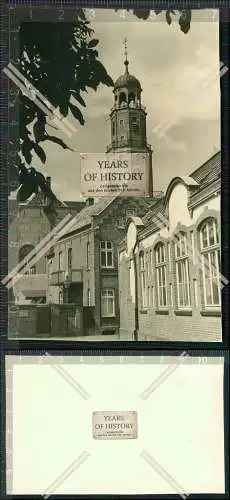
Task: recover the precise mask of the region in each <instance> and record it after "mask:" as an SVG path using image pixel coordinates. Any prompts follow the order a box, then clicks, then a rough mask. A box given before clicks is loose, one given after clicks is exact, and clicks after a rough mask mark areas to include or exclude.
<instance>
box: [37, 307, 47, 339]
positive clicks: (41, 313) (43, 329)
mask: <svg viewBox="0 0 230 500" xmlns="http://www.w3.org/2000/svg"><path fill="white" fill-rule="evenodd" d="M36 332H37V334H38V335H39V334H42V335H45V334H50V332H51V308H50V305H47V304H46V305H37V328H36Z"/></svg>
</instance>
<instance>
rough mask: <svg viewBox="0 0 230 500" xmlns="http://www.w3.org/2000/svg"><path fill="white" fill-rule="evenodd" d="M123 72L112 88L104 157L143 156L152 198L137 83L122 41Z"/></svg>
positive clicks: (149, 148)
mask: <svg viewBox="0 0 230 500" xmlns="http://www.w3.org/2000/svg"><path fill="white" fill-rule="evenodd" d="M124 43H125V61H124V65H125V71H124V74H123V75H121V76H120V77H119V78H118V79H117V80H116V82H115V84H114V90H113V93H114V105H113V107H112V109H111V113H110V120H111V143H110V144H109V146H108V147H107V149H106V152H107V153H110V152H116V153H146V154H147V155H148V158H149V161H148V164H149V172H148V177H149V196H153V175H152V148H151V146H150V145H149V144H147V134H146V116H147V113H146V110H145V107H144V106H143V105H142V104H141V93H142V88H141V84H140V82H139V80H138V79H137V78H136V77H135V76H133V75H131V74H130V73H129V61H128V59H127V45H126V44H127V39H125V42H124Z"/></svg>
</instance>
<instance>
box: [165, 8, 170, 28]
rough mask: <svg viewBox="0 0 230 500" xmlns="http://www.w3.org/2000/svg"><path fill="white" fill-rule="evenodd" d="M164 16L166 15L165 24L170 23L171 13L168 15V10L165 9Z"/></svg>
mask: <svg viewBox="0 0 230 500" xmlns="http://www.w3.org/2000/svg"><path fill="white" fill-rule="evenodd" d="M165 17H166V21H167V24H169V25H170V24H171V22H172V18H171V15H170V10H166V14H165Z"/></svg>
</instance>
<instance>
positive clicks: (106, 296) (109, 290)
mask: <svg viewBox="0 0 230 500" xmlns="http://www.w3.org/2000/svg"><path fill="white" fill-rule="evenodd" d="M109 293H112V295H110V296H109ZM103 295H104V296H103ZM110 298H112V306H113V312H112V313H110V312H109V299H110ZM104 300H106V308H107V313H106V314H105V313H104V312H103V301H104ZM115 316H116V304H115V290H114V288H103V289H102V290H101V317H102V318H115Z"/></svg>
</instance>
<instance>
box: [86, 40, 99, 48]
mask: <svg viewBox="0 0 230 500" xmlns="http://www.w3.org/2000/svg"><path fill="white" fill-rule="evenodd" d="M98 43H99V40H96V38H94V39H93V40H90V42H89V43H88V47H89V49H92V48H93V47H96V45H97V44H98Z"/></svg>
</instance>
